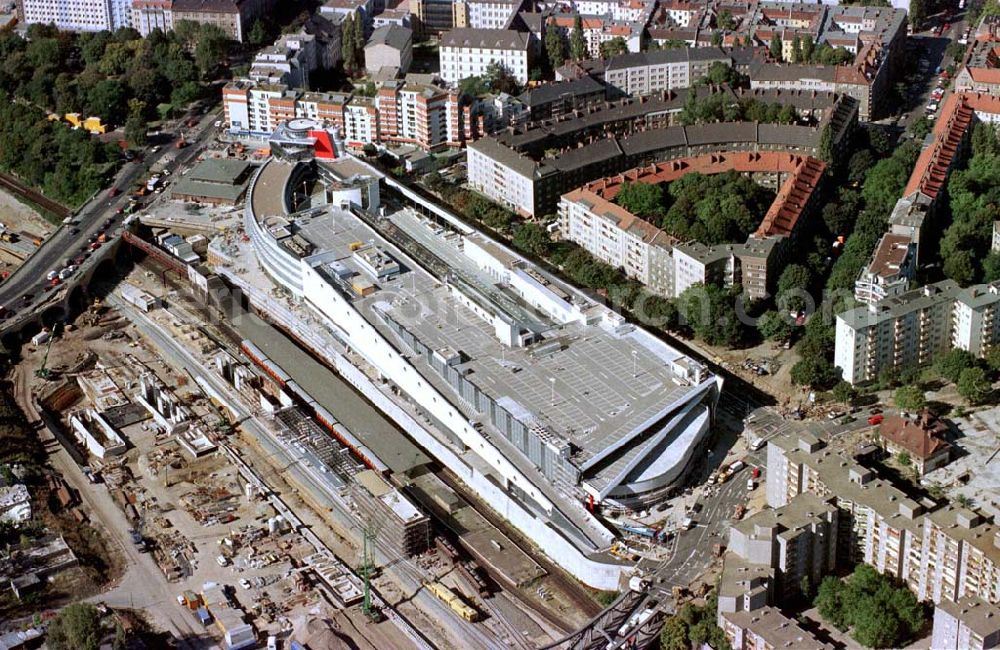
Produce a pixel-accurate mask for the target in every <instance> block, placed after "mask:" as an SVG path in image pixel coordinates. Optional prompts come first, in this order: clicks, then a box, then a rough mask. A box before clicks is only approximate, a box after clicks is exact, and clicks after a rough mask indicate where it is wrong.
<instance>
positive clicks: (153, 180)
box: [146, 174, 160, 192]
mask: <svg viewBox="0 0 1000 650" xmlns="http://www.w3.org/2000/svg"><path fill="white" fill-rule="evenodd" d="M159 184H160V176H159V174H154V175H153V176H150V177H149V180H147V181H146V191H147V192H152V191H153V190H155V189H156V186H157V185H159Z"/></svg>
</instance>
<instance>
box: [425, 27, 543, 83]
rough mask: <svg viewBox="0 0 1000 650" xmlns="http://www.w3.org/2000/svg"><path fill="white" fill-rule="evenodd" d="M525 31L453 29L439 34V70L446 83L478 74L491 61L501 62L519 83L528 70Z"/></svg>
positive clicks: (483, 72) (527, 39) (523, 80)
mask: <svg viewBox="0 0 1000 650" xmlns="http://www.w3.org/2000/svg"><path fill="white" fill-rule="evenodd" d="M529 38H530V37H529V35H528V34H523V33H521V32H515V31H513V30H506V29H471V28H461V29H453V30H451V31H449V32H447V33H445V34H442V35H441V42H440V45H439V50H438V52H439V59H440V64H441V65H440V74H441V79H442V80H443V81H445V82H446V83H450V84H452V83H457V82H459V81H461V80H462V79H466V78H468V77H481V76H483V75H485V74H486V69H487V68H488V67H489V66H490V64H491V63H499V64H500V65H502V66H503V67H504V68H505V69H506V70H507V71H508V72H509V73H510V74H511V75H512V76H513V77H514V78H515V79H516V80H517V82H518V83H519V84H526V83H528V75H529V73H530V70H531V48H530V42H529Z"/></svg>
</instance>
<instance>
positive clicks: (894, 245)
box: [854, 232, 917, 305]
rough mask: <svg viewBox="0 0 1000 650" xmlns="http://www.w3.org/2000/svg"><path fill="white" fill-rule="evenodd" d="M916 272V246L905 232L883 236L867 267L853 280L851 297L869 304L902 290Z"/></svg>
mask: <svg viewBox="0 0 1000 650" xmlns="http://www.w3.org/2000/svg"><path fill="white" fill-rule="evenodd" d="M916 272H917V245H916V243H915V242H914V241H913V240H912V239H911V238H910V237H908V236H906V235H898V234H895V233H892V232H889V233H886V234H884V235H882V239H881V240H880V241H879V244H878V247H877V248H876V249H875V252H874V253H872V259H871V261H870V262H869V263H868V266H866V267H865V269H864V270H863V271H862V272H861V275H860V276H859V277H858V279H857V281H856V282H855V283H854V297H855V299H857V301H858V302H863V303H865V304H866V305H871V304H874V303H877V302H879V301H880V300H884V299H885V298H888V297H889V296H898V295H900V294H902V293H905V292H906V290H907V289H909V287H910V280H912V279H913V278H914V276H915V275H916Z"/></svg>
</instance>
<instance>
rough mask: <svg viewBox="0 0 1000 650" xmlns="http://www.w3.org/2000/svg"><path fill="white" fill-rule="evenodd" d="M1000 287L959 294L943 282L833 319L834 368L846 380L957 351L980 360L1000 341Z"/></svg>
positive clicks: (920, 363) (865, 377) (856, 380)
mask: <svg viewBox="0 0 1000 650" xmlns="http://www.w3.org/2000/svg"><path fill="white" fill-rule="evenodd" d="M998 303H1000V283H997V282H993V283H990V284H985V285H976V286H973V287H967V288H965V289H960V288H959V286H958V285H957V284H955V283H954V282H952V281H951V280H944V281H942V282H938V283H935V284H931V285H927V286H925V287H922V288H920V289H915V290H913V291H907V292H905V293H901V294H898V295H896V296H892V297H889V298H885V299H883V300H882V301H880V302H877V303H872V304H869V305H867V306H864V307H858V308H856V309H852V310H849V311H846V312H844V313H842V314H838V315H837V327H836V333H837V334H836V349H835V352H834V364H835V365H836V366H837V367H838V368H840V370H841V373H842V375H843V377H844V380H845V381H848V382H850V383H852V384H856V383H863V382H867V381H873V380H875V379H877V378H878V376H879V374H880V373H882V372H888V371H899V370H902V369H904V368H915V367H919V366H924V365H927V364H929V363H932V362H933V361H934V359H935V357H936V356H937V355H939V354H942V353H944V352H947V351H948V350H950V349H952V348H959V349H962V350H966V351H968V352H970V353H972V354H973V355H975V356H979V357H982V356H983V355H985V354H986V352H987V351H988V350H989V349H990V348H991V347H992V346H994V345H996V343H997V341H998V340H1000V330H998V327H1000V326H998V325H997V323H996V311H997V304H998Z"/></svg>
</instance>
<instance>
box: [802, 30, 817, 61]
mask: <svg viewBox="0 0 1000 650" xmlns="http://www.w3.org/2000/svg"><path fill="white" fill-rule="evenodd" d="M815 51H816V44H815V42H813V37H812V36H809V35H806V36H803V37H802V62H803V63H812V58H813V54H814V53H815Z"/></svg>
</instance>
